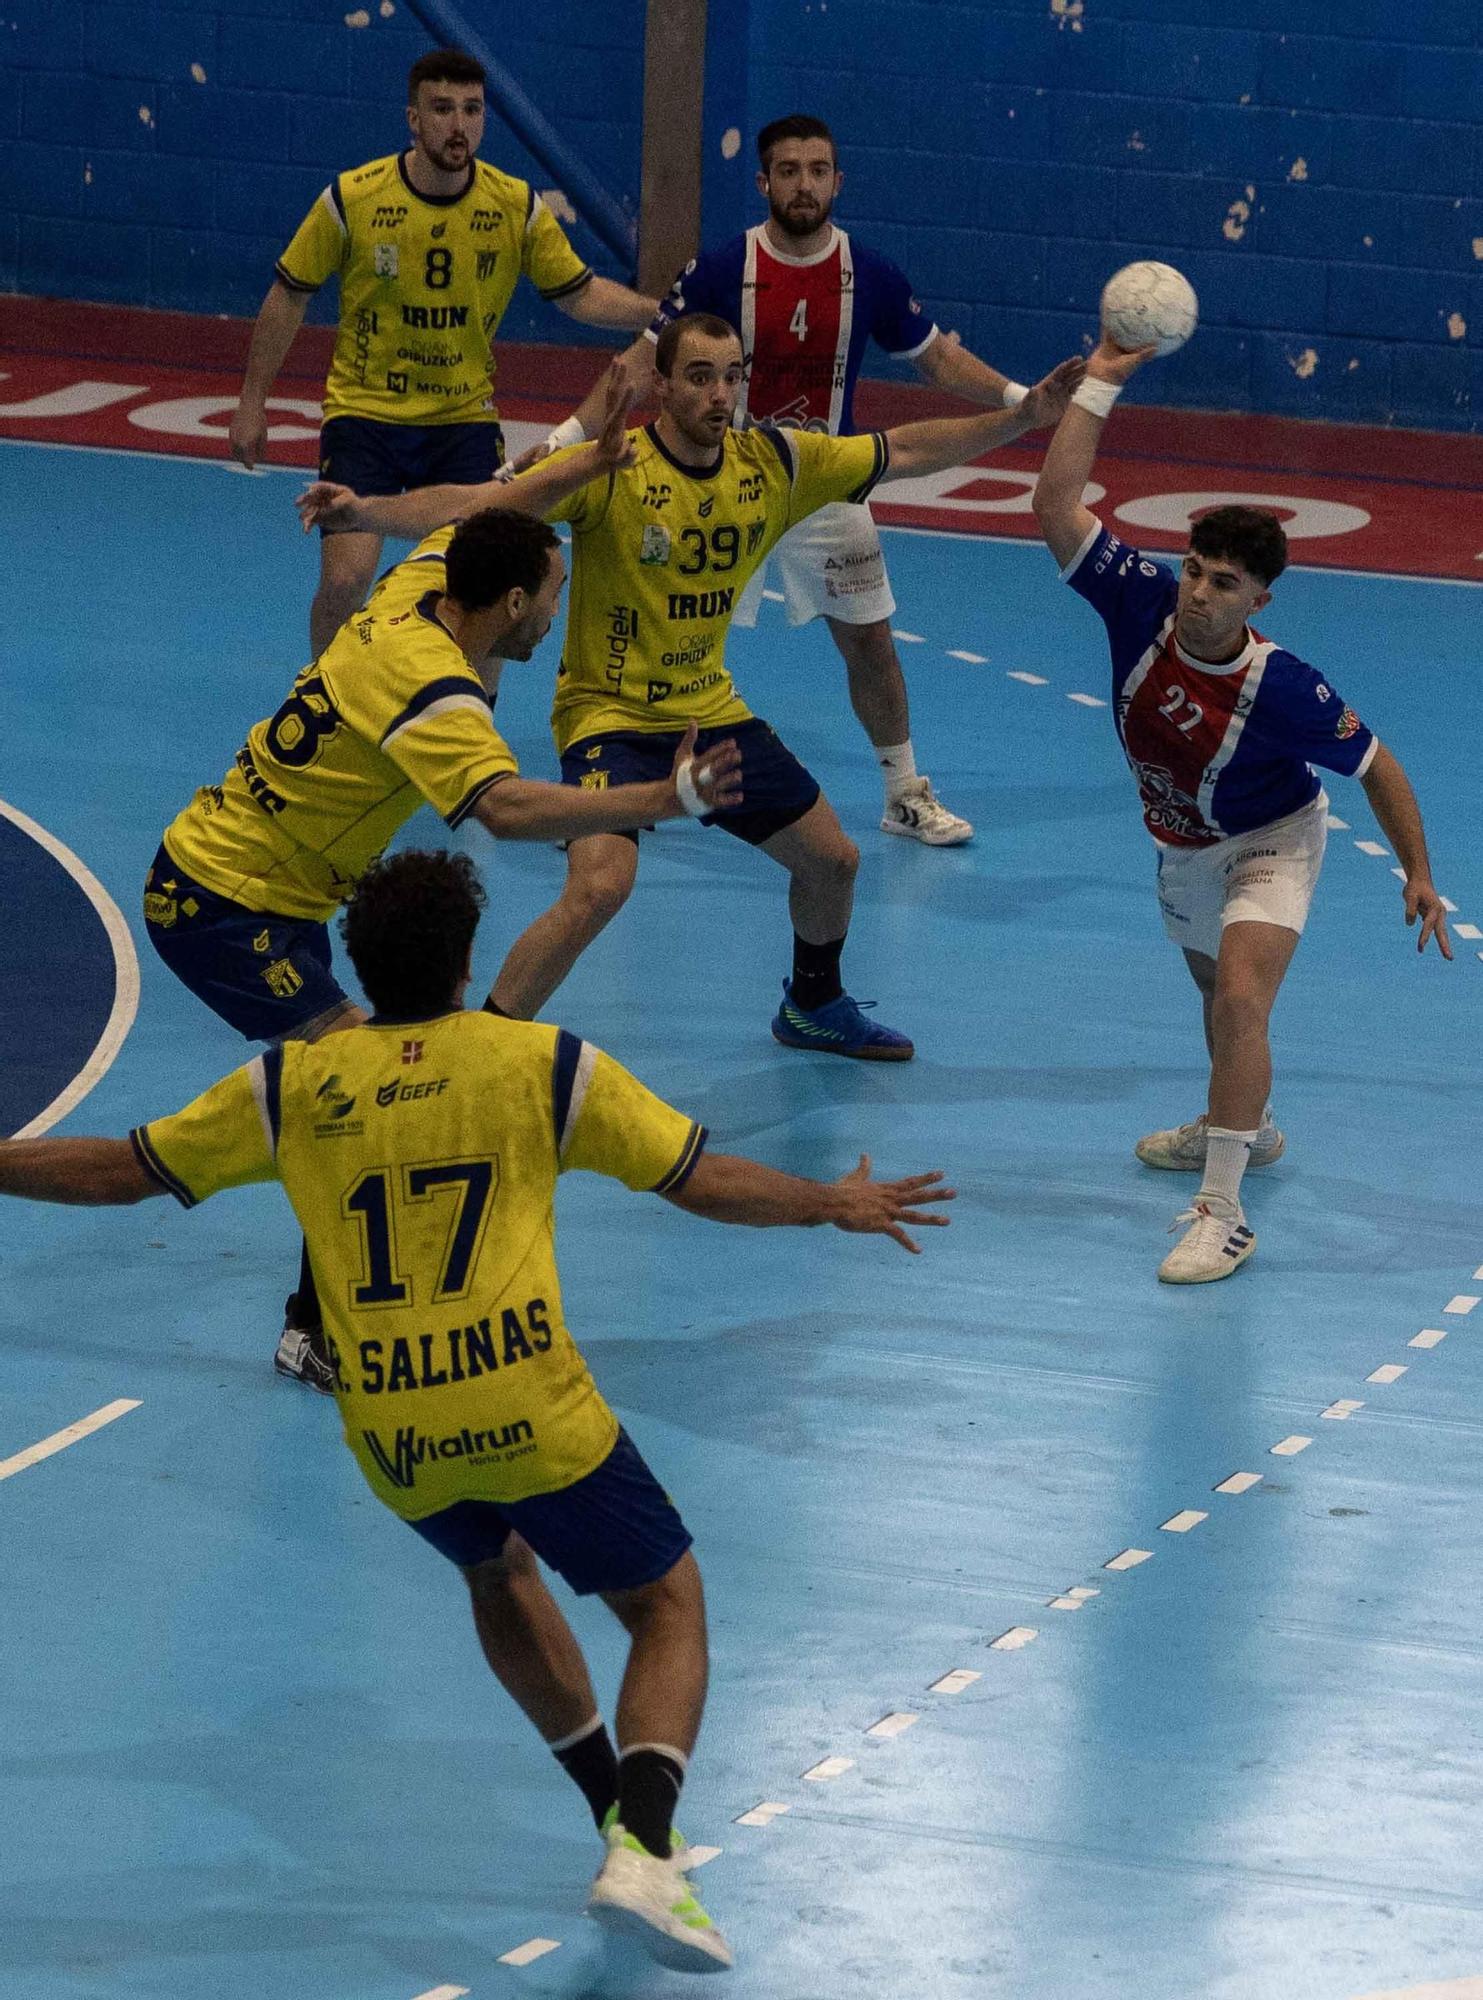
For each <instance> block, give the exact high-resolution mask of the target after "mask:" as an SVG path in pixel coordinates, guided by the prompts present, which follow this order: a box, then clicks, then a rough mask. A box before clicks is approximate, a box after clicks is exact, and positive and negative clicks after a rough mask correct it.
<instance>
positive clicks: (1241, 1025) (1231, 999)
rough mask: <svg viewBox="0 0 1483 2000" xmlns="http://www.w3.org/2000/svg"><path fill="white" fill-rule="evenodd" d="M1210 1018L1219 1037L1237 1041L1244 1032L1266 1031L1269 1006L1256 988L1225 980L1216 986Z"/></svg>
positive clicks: (1224, 1039)
mask: <svg viewBox="0 0 1483 2000" xmlns="http://www.w3.org/2000/svg"><path fill="white" fill-rule="evenodd" d="M1210 1019H1211V1026H1212V1028H1213V1029H1214V1031H1215V1034H1216V1036H1217V1038H1218V1039H1220V1040H1221V1041H1234V1040H1236V1039H1237V1038H1238V1037H1240V1036H1243V1035H1251V1034H1264V1033H1265V1032H1266V1026H1267V1009H1266V1006H1265V1004H1264V1002H1263V1000H1262V996H1261V995H1260V994H1259V993H1258V992H1256V991H1255V990H1254V989H1253V988H1251V987H1249V986H1243V985H1234V984H1225V985H1220V986H1217V987H1216V989H1215V995H1214V998H1213V1000H1212V1002H1211V1010H1210Z"/></svg>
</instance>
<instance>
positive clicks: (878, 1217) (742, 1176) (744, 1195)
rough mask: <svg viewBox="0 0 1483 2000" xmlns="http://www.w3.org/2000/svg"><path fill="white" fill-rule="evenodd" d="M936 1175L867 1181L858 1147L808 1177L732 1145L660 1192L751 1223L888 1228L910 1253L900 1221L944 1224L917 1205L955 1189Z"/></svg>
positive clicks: (877, 1231) (864, 1230)
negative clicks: (847, 1158) (841, 1163)
mask: <svg viewBox="0 0 1483 2000" xmlns="http://www.w3.org/2000/svg"><path fill="white" fill-rule="evenodd" d="M941 1180H942V1175H941V1174H940V1173H931V1174H908V1175H907V1176H906V1178H905V1179H904V1180H899V1181H873V1180H872V1179H871V1178H870V1157H869V1155H868V1154H865V1153H862V1154H861V1155H860V1164H859V1165H858V1166H857V1167H852V1168H851V1170H850V1172H849V1173H847V1174H845V1175H843V1176H842V1177H841V1178H840V1179H839V1180H837V1181H810V1180H802V1179H800V1178H799V1177H798V1176H797V1175H796V1174H783V1173H779V1172H778V1171H777V1169H776V1168H774V1167H764V1166H763V1165H762V1164H761V1163H760V1161H757V1160H746V1159H742V1158H740V1157H739V1156H738V1155H736V1154H734V1153H710V1152H706V1153H702V1154H701V1156H700V1158H699V1159H698V1160H697V1161H696V1163H695V1166H694V1169H693V1171H692V1172H691V1174H690V1177H689V1179H688V1180H687V1181H686V1182H685V1184H684V1185H683V1187H680V1188H677V1189H676V1190H675V1192H674V1193H673V1194H667V1195H666V1196H665V1197H664V1199H665V1200H666V1201H672V1202H673V1203H674V1205H675V1207H676V1208H684V1209H688V1210H689V1211H690V1213H691V1214H692V1215H704V1216H706V1217H708V1218H709V1219H710V1220H711V1221H712V1222H740V1223H748V1224H750V1225H751V1227H752V1228H754V1229H775V1228H782V1227H788V1226H791V1227H793V1228H797V1229H813V1228H817V1227H818V1225H819V1224H820V1223H824V1222H832V1223H833V1225H834V1227H835V1228H836V1229H844V1230H848V1231H849V1232H850V1233H851V1234H854V1235H863V1236H889V1237H890V1238H891V1239H892V1241H893V1242H895V1243H899V1244H900V1245H901V1247H902V1249H903V1250H910V1251H912V1252H913V1253H915V1252H916V1251H917V1250H918V1249H919V1248H920V1246H919V1245H918V1244H916V1243H913V1241H912V1240H911V1238H910V1237H909V1236H908V1235H907V1233H906V1230H905V1229H904V1228H903V1227H902V1224H903V1223H909V1224H910V1225H911V1227H912V1228H914V1229H918V1228H922V1229H925V1228H944V1227H946V1224H947V1220H948V1218H947V1217H946V1216H945V1215H933V1214H931V1213H929V1212H928V1211H927V1210H926V1209H925V1208H924V1207H923V1204H924V1203H927V1202H937V1201H951V1200H952V1199H953V1198H954V1194H955V1190H954V1189H952V1188H949V1187H942V1186H941V1185H940V1182H941Z"/></svg>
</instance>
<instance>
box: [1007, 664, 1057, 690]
mask: <svg viewBox="0 0 1483 2000" xmlns="http://www.w3.org/2000/svg"><path fill="white" fill-rule="evenodd" d="M1004 678H1005V680H1007V681H1023V682H1024V683H1025V686H1026V687H1032V688H1043V687H1049V686H1050V682H1049V681H1048V680H1047V679H1046V678H1045V675H1044V674H1027V673H1026V672H1025V671H1024V669H1023V668H1022V667H1006V668H1005V670H1004Z"/></svg>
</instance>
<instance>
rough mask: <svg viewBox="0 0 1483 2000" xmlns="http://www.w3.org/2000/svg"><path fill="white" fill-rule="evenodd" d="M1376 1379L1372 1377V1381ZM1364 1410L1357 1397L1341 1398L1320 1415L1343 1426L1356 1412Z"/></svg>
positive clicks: (1320, 1412)
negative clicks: (1347, 1418) (1346, 1419)
mask: <svg viewBox="0 0 1483 2000" xmlns="http://www.w3.org/2000/svg"><path fill="white" fill-rule="evenodd" d="M1374 1379H1375V1378H1374V1376H1373V1375H1372V1376H1371V1377H1370V1380H1371V1381H1372V1382H1373V1381H1374ZM1363 1408H1364V1404H1363V1403H1362V1402H1361V1401H1360V1400H1359V1398H1358V1397H1357V1396H1341V1397H1340V1398H1339V1400H1338V1402H1337V1403H1330V1404H1329V1406H1328V1408H1327V1409H1326V1410H1320V1411H1319V1413H1318V1414H1319V1415H1320V1416H1321V1417H1329V1418H1331V1419H1332V1421H1333V1422H1334V1423H1336V1424H1342V1423H1343V1422H1344V1420H1345V1418H1346V1417H1352V1416H1353V1415H1354V1413H1355V1411H1356V1410H1362V1409H1363Z"/></svg>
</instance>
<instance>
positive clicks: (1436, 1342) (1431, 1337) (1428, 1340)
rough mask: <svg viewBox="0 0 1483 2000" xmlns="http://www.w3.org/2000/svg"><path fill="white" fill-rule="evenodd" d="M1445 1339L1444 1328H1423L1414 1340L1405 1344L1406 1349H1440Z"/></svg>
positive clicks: (1445, 1330) (1445, 1331) (1445, 1332)
mask: <svg viewBox="0 0 1483 2000" xmlns="http://www.w3.org/2000/svg"><path fill="white" fill-rule="evenodd" d="M1446 1338H1447V1329H1446V1327H1444V1326H1424V1327H1423V1328H1422V1329H1421V1331H1420V1333H1418V1334H1417V1336H1416V1338H1415V1339H1414V1340H1408V1341H1407V1342H1406V1345H1407V1347H1440V1346H1441V1344H1442V1342H1443V1341H1444V1340H1445V1339H1446Z"/></svg>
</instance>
